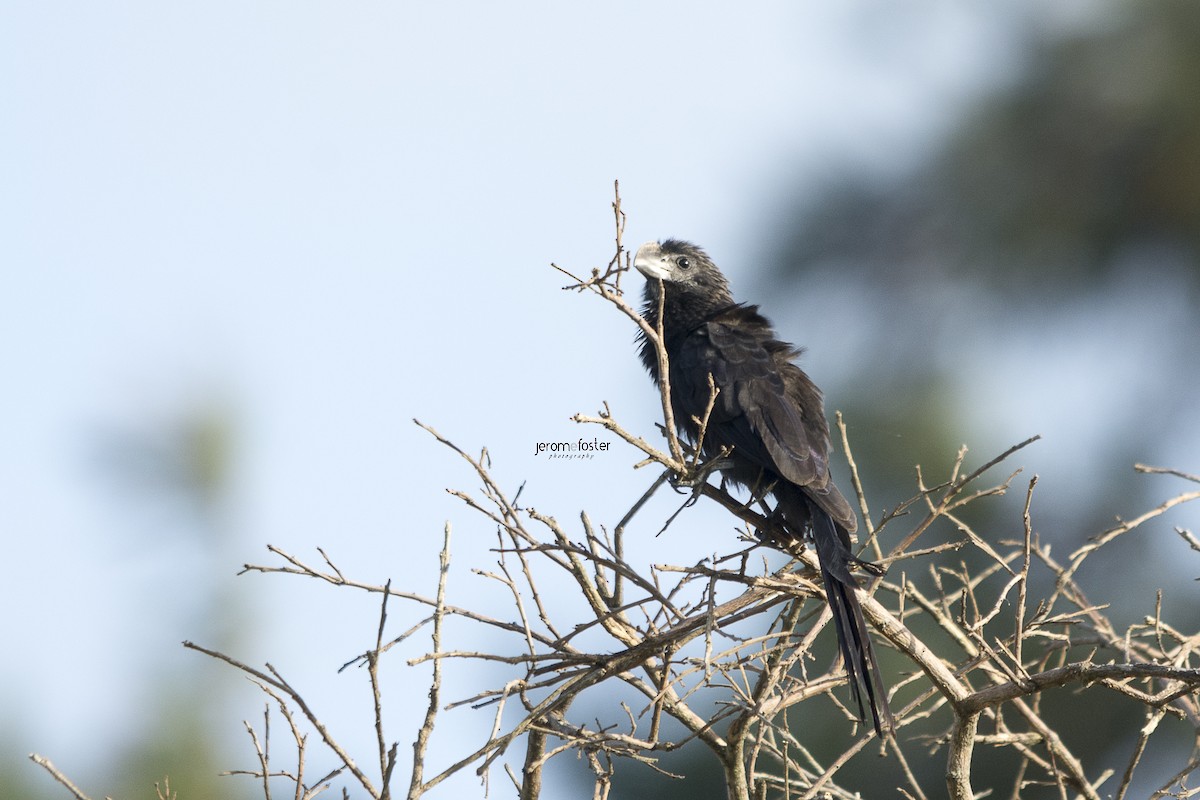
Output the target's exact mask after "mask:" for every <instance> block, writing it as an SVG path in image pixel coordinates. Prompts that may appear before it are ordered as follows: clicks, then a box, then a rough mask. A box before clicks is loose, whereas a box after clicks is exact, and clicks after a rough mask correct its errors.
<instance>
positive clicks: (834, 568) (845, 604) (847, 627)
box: [780, 495, 895, 738]
mask: <svg viewBox="0 0 1200 800" xmlns="http://www.w3.org/2000/svg"><path fill="white" fill-rule="evenodd" d="M780 499H781V500H783V498H780ZM787 501H791V502H798V501H800V502H803V503H804V504H805V505H807V511H808V518H809V519H810V520H811V522H812V532H813V541H814V543H815V544H816V547H817V558H818V559H819V560H820V562H821V578H822V579H823V581H824V584H825V597H826V600H827V602H828V603H829V608H830V609H831V610H832V612H833V626H834V629H835V631H836V632H837V639H838V647H839V648H841V651H842V660H843V661H845V662H846V673H847V676H848V678H849V681H848V682H849V684H850V694H851V696H852V697H853V698H854V702H855V704H856V705H857V707H858V717H859V719H866V715H867V709H868V708H870V710H871V720H872V722H873V723H874V726H875V733H876V734H878V735H879V737H880V738H883V737H884V735H885V732H890V731H891V730H892V729H893V727H894V725H895V720H894V719H893V717H892V711H891V709H890V708H889V707H888V702H887V690H886V689H885V688H884V685H883V678H882V677H881V675H880V673H879V662H878V661H876V659H875V648H874V647H873V646H872V644H871V636H870V634H869V633H868V630H867V622H866V620H865V619H863V613H862V606H861V605H860V604H859V602H858V595H857V594H856V591H855V590H857V589H858V588H859V584H858V579H857V578H855V577H854V575H853V574H852V573H851V572H850V567H851V565H852V564H864V563H866V562H862V561H860V560H859V559H857V558H856V557H855V556H854V554H853V553H852V552H851V551H850V534H849V533H847V532H846V530H845V529H844V528H842V527H841V526H839V525H838V524H837V523H836V522H835V521H834V519H833V517H831V516H830V515H829V512H827V511H825V510H824V509H822V508H821V507H820V506H818V505H817V504H816V503H815V502H813V501H812V500H811V499H809V498H808V496H807V495H805V496H804V497H803V499H802V500H801V498H797V497H790V498H787V500H786V501H784V502H783V503H782V505H783V506H784V509H783V510H784V515H785V518H786V517H788V516H792V514H789V513H788V509H787V506H788V505H790V503H789V502H787ZM797 510H798V509H797ZM793 518H794V517H793Z"/></svg>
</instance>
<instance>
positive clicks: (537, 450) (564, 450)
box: [533, 438, 608, 458]
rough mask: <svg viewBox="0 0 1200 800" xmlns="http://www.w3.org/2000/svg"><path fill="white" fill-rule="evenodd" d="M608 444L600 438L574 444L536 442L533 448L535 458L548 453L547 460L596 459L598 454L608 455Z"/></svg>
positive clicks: (583, 440) (578, 441) (581, 440)
mask: <svg viewBox="0 0 1200 800" xmlns="http://www.w3.org/2000/svg"><path fill="white" fill-rule="evenodd" d="M607 452H608V442H602V441H600V440H599V439H598V438H593V439H590V440H589V439H579V440H577V441H574V442H536V443H534V446H533V454H534V455H535V456H538V455H541V454H542V453H546V457H547V458H595V457H596V453H607Z"/></svg>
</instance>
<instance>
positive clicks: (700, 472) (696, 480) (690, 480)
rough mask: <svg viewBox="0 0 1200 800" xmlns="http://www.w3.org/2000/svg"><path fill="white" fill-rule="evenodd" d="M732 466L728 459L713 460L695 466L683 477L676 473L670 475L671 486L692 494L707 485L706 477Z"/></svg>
mask: <svg viewBox="0 0 1200 800" xmlns="http://www.w3.org/2000/svg"><path fill="white" fill-rule="evenodd" d="M732 466H733V461H732V460H731V459H728V458H720V457H718V458H713V459H709V460H708V461H704V462H702V463H700V464H696V465H695V466H694V467H692V468H691V469H690V470H688V472H687V473H686V474H684V475H680V474H679V473H678V472H675V473H672V474H671V485H672V486H673V487H675V488H676V489H677V490H678V489H691V490H693V494H695V493H697V492H698V489H699V487H701V486H703V485H704V484H706V483H708V476H709V475H712V474H713V473H714V472H719V471H720V470H724V469H729V468H730V467H732Z"/></svg>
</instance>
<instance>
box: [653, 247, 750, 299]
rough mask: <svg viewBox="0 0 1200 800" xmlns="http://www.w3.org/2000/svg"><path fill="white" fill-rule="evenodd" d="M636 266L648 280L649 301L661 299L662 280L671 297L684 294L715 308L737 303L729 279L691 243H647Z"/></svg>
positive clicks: (701, 250) (706, 255)
mask: <svg viewBox="0 0 1200 800" xmlns="http://www.w3.org/2000/svg"><path fill="white" fill-rule="evenodd" d="M633 265H634V266H635V267H637V270H638V272H640V273H642V274H643V275H645V276H646V296H647V298H648V299H649V298H652V297H653V298H657V296H658V281H659V280H661V281H662V282H663V283H662V285H663V287H664V289H665V291H666V292H667V295H668V297H669V296H670V295H672V294H683V295H693V296H695V297H697V298H704V299H706V300H707V301H709V302H710V303H713V304H720V305H727V304H729V303H732V302H733V295H732V294H731V293H730V291H729V282H728V281H727V280H725V276H724V275H722V274H721V271H720V270H719V269H717V265H716V264H714V263H713V261H712V259H711V258H709V257H708V253H705V252H704V250H703V249H701V248H699V247H697V246H696V245H694V244H692V243H691V242H684V241H681V240H679V239H664V240H663V241H661V242H646V243H645V244H644V245H642V246H641V247H639V248H638V251H637V255H636V256H634V259H633ZM656 279H657V280H656Z"/></svg>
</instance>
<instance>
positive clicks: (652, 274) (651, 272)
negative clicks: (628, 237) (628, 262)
mask: <svg viewBox="0 0 1200 800" xmlns="http://www.w3.org/2000/svg"><path fill="white" fill-rule="evenodd" d="M633 266H635V267H637V271H638V272H640V273H642V274H643V275H645V276H646V277H647V278H658V279H659V280H664V281H665V280H668V279H669V278H670V277H671V267H670V265H669V264H668V263H667V259H666V258H664V257H663V252H662V247H661V246H659V244H658V242H646V243H645V244H644V245H642V246H641V247H639V248H638V251H637V255H635V256H634V257H633Z"/></svg>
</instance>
